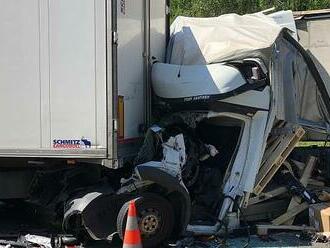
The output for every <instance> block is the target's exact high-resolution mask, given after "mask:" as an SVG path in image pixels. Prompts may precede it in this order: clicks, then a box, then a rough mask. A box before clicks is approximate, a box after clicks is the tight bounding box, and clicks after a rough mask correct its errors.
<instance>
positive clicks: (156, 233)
mask: <svg viewBox="0 0 330 248" xmlns="http://www.w3.org/2000/svg"><path fill="white" fill-rule="evenodd" d="M128 206H129V202H126V203H125V204H124V205H123V206H122V208H121V209H120V211H119V214H118V217H117V231H118V234H119V237H120V238H121V239H124V234H125V228H126V221H127V212H128ZM135 206H136V210H137V216H138V224H139V229H140V232H141V238H142V243H143V247H144V248H155V247H160V245H161V244H162V243H163V242H164V241H166V240H167V239H168V238H169V237H170V236H171V234H172V232H173V228H174V210H173V207H172V205H171V204H170V203H169V201H168V200H166V199H165V198H163V197H161V196H158V195H155V194H147V195H143V196H140V197H138V198H136V199H135ZM150 216H153V217H156V219H157V221H156V222H157V225H155V227H154V225H153V224H151V225H152V226H151V228H150V229H149V223H148V224H145V225H144V226H143V223H146V221H149V218H150ZM142 222H143V223H142ZM147 225H148V226H147Z"/></svg>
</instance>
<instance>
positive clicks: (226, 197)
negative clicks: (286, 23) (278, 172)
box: [152, 13, 330, 235]
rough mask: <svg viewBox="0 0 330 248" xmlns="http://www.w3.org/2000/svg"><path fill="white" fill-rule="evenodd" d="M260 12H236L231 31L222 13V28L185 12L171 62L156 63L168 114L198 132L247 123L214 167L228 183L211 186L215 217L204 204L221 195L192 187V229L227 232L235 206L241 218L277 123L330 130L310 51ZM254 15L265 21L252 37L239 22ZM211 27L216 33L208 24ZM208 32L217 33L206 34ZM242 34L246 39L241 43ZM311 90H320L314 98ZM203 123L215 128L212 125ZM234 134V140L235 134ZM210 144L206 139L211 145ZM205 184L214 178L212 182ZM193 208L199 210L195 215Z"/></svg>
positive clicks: (156, 84)
mask: <svg viewBox="0 0 330 248" xmlns="http://www.w3.org/2000/svg"><path fill="white" fill-rule="evenodd" d="M285 14H288V13H285ZM258 15H259V14H257V15H250V16H244V17H237V16H231V17H230V18H233V19H235V18H237V19H236V22H235V24H236V25H238V28H237V29H236V30H231V31H229V29H227V28H228V27H229V26H230V25H229V24H228V23H226V22H225V21H228V20H226V18H229V17H228V16H227V17H223V18H221V17H219V19H222V21H224V22H223V23H221V24H219V23H220V22H219V23H218V24H219V26H217V24H216V22H217V21H218V20H216V18H213V19H212V18H209V19H204V20H203V19H198V18H197V19H196V18H192V19H189V18H185V17H184V18H181V19H180V18H178V20H176V21H175V22H174V24H173V26H174V27H172V29H173V30H174V31H173V30H172V38H171V41H170V45H169V51H168V54H170V56H169V57H168V59H167V62H168V63H155V64H154V65H153V71H152V79H153V89H154V93H155V95H156V99H157V101H158V106H160V108H162V112H165V113H166V112H167V113H171V114H170V115H172V116H173V115H177V116H180V118H182V120H183V122H184V123H185V124H186V125H187V126H188V127H189V128H191V129H193V130H198V126H199V125H200V124H201V123H208V124H210V123H212V125H215V126H218V127H217V128H215V129H214V130H217V129H219V130H221V126H226V125H229V126H230V125H233V123H236V125H237V123H239V125H237V126H239V127H240V129H238V130H237V131H236V132H237V133H239V138H238V139H237V142H236V146H235V149H234V151H233V153H232V154H230V157H231V159H230V161H229V163H228V164H225V163H219V161H215V162H214V163H213V166H214V167H217V166H218V167H221V166H223V167H225V169H224V170H223V171H222V172H221V173H220V174H221V175H220V174H218V176H219V177H218V180H219V181H221V182H220V183H218V184H217V187H212V188H209V189H208V190H213V191H214V190H215V191H217V192H218V196H217V197H218V198H217V202H216V204H215V205H216V207H215V206H213V209H211V208H209V209H207V210H206V212H207V213H206V214H208V215H211V216H212V217H211V218H209V219H203V217H202V213H201V211H200V209H201V208H200V207H201V206H200V205H203V206H202V207H204V209H205V205H207V202H212V199H214V196H212V195H202V196H201V194H198V193H196V191H195V189H194V187H193V186H190V187H188V189H189V193H190V197H191V199H192V202H191V204H192V216H191V218H190V221H189V223H190V224H189V225H188V226H187V230H188V231H191V232H193V233H194V234H196V235H213V234H218V233H219V232H221V229H222V228H224V223H225V218H226V216H227V214H228V213H230V212H233V213H235V214H236V215H235V216H236V217H235V218H236V219H238V218H239V217H238V216H239V212H240V207H239V206H242V205H244V204H245V203H246V202H248V200H249V197H250V194H253V193H255V192H256V191H257V189H256V187H257V186H258V187H259V185H256V183H257V182H258V180H259V178H258V171H259V169H260V167H261V166H262V165H263V163H264V162H265V161H267V156H266V154H265V151H266V148H267V147H268V145H269V144H268V138H269V135H270V134H271V133H272V131H273V130H274V127H275V126H276V125H277V123H279V122H284V123H288V126H289V128H288V129H290V130H287V132H292V133H296V132H297V134H298V133H299V134H300V133H301V132H300V129H299V127H300V126H302V127H304V128H305V129H306V131H307V132H308V133H309V132H310V133H312V132H318V133H319V132H321V133H322V132H323V133H324V134H327V133H328V128H327V127H328V125H329V118H328V117H329V113H330V112H329V110H330V108H329V107H330V105H329V100H330V98H329V94H328V92H327V91H326V87H325V83H324V82H323V81H322V80H321V78H320V75H319V72H318V71H317V69H316V67H315V64H314V63H313V61H312V60H311V58H310V56H309V55H308V53H307V52H306V51H305V50H304V49H303V48H302V47H301V46H300V45H299V43H298V42H297V41H296V40H295V38H296V35H295V34H296V31H295V30H289V29H287V28H283V26H281V25H279V24H277V23H275V22H274V21H273V20H271V18H269V17H266V16H260V15H259V16H258ZM245 18H246V19H245ZM249 18H252V19H254V20H256V19H259V21H260V22H259V23H258V24H257V27H255V26H254V27H253V26H252V25H251V29H249V31H248V32H250V33H249V34H248V35H247V34H246V33H244V32H243V31H242V32H240V28H243V27H245V28H246V26H244V25H242V26H240V22H244V21H243V20H244V19H245V20H246V22H244V24H246V23H248V22H249V21H251V20H249ZM292 19H293V18H292ZM210 20H211V21H210ZM231 21H233V20H232V19H231ZM224 23H225V24H224ZM241 24H242V23H241ZM259 24H260V26H259ZM226 25H228V26H226ZM210 26H212V28H211V29H210V30H211V31H210V30H207V28H206V27H210ZM267 27H268V28H267ZM290 27H291V28H292V25H290ZM265 28H266V29H267V30H265V32H264V33H259V34H258V35H259V36H258V37H259V39H258V42H260V43H259V44H258V42H255V43H253V45H252V46H251V44H252V43H249V42H248V41H249V39H251V37H253V35H252V34H254V35H256V33H257V32H260V30H264V29H265ZM215 30H217V31H219V30H220V31H221V30H226V31H227V33H226V35H227V34H228V37H227V36H223V37H220V38H219V35H218V34H219V33H221V34H223V32H218V33H215ZM204 31H206V33H207V34H209V35H210V37H208V38H205V37H206V34H205V33H204ZM211 33H212V34H211ZM234 35H237V36H238V37H239V38H237V39H236V37H235V36H234ZM245 35H246V36H248V37H245ZM225 37H226V38H225ZM223 39H229V41H228V40H227V43H226V44H229V46H228V47H227V48H228V50H226V49H224V48H223V47H221V44H222V43H221V42H222V41H223ZM242 40H245V41H247V43H246V44H238V42H239V41H242ZM171 42H172V43H171ZM212 42H213V43H212ZM214 42H215V43H214ZM216 42H218V43H216ZM215 44H218V47H216V46H215ZM235 46H236V48H237V50H235ZM219 47H220V48H219ZM211 48H213V51H212V49H211ZM311 92H314V93H315V94H313V96H310V93H311ZM173 113H175V114H173ZM165 129H166V127H165ZM202 129H204V130H208V131H209V132H211V130H212V128H210V127H209V126H207V125H206V126H204V127H203V128H202ZM284 131H285V130H284ZM211 135H213V136H214V137H213V138H214V140H216V139H218V140H221V139H223V138H224V137H225V136H224V135H223V134H222V135H221V134H220V135H219V134H217V133H216V132H214V133H213V134H211ZM232 138H233V140H235V135H233V136H232ZM214 140H213V143H212V142H211V143H210V145H213V146H215V148H216V149H217V150H219V154H221V150H222V149H223V147H219V146H218V147H217V144H216V143H217V142H216V141H214ZM204 142H205V140H204ZM208 143H209V142H205V145H207V144H208ZM228 144H229V143H228ZM225 146H226V145H225ZM221 148H222V149H221ZM226 152H227V154H226V155H227V156H228V154H229V153H228V151H226ZM226 152H225V153H226ZM187 161H189V152H187ZM221 162H222V161H221ZM199 163H200V169H201V168H203V167H204V166H205V165H204V164H203V161H202V159H201V158H199ZM205 167H207V166H205ZM200 169H199V173H200V172H201V170H200ZM184 170H185V168H184V166H183V168H182V171H184ZM198 177H202V175H201V174H199V175H198ZM183 181H185V180H184V179H183ZM196 181H198V180H196ZM189 183H190V182H189ZM195 183H196V182H195ZM205 183H206V184H208V183H210V184H211V181H209V182H207V181H205ZM197 184H198V183H197ZM263 187H265V185H263ZM199 193H200V192H199ZM199 197H206V199H207V200H206V201H205V200H204V202H203V201H202V200H201V198H199ZM200 203H201V204H200ZM196 207H197V208H196ZM195 208H196V209H197V211H196V210H195ZM212 210H213V211H212ZM194 213H197V214H196V215H195V216H194ZM236 223H239V220H237V222H236Z"/></svg>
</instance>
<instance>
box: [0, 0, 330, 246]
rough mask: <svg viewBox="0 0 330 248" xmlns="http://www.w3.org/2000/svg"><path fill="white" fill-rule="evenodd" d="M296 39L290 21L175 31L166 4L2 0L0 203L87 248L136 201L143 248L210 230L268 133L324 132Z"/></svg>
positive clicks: (185, 26)
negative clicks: (50, 220) (43, 213)
mask: <svg viewBox="0 0 330 248" xmlns="http://www.w3.org/2000/svg"><path fill="white" fill-rule="evenodd" d="M321 21H323V19H322V20H321ZM233 24H235V25H234V27H235V28H233ZM285 28H288V29H285ZM303 31H304V30H303V29H298V30H296V28H295V23H294V20H293V17H292V13H291V12H279V13H275V14H273V15H269V16H266V15H264V14H261V13H258V14H254V15H247V16H238V15H227V16H223V17H219V18H209V19H198V18H197V19H195V18H193V19H190V18H179V19H177V20H176V21H175V22H174V24H173V26H172V28H171V31H170V29H169V7H168V1H166V0H113V1H109V0H53V1H50V0H0V32H1V35H0V115H1V122H0V156H1V159H0V199H2V200H12V199H26V200H29V201H31V202H35V203H37V204H40V205H42V206H45V207H47V208H49V209H51V210H53V211H54V213H55V215H57V216H58V217H60V218H61V219H63V227H64V229H65V231H67V232H69V233H73V234H75V235H76V236H78V237H83V236H85V235H88V236H90V237H92V238H93V239H96V240H99V239H104V240H107V239H111V237H112V235H113V234H114V233H116V232H118V233H119V235H120V236H121V237H122V236H123V229H124V226H125V219H126V213H127V202H128V201H129V200H131V199H136V204H137V208H138V212H139V227H140V229H141V232H142V238H143V242H144V247H159V245H160V244H161V243H162V242H163V241H164V240H166V239H168V238H169V237H171V236H179V235H181V234H182V233H183V232H184V231H186V230H188V231H191V232H193V233H194V234H197V235H198V234H219V232H220V231H221V230H222V229H223V228H224V223H225V221H224V219H225V217H226V215H227V213H228V212H232V213H236V215H234V216H236V218H238V216H239V215H238V214H237V213H238V212H239V208H237V205H242V204H243V203H244V202H246V201H247V200H248V198H249V195H250V194H253V193H255V188H254V186H255V185H254V184H255V181H256V178H257V173H258V170H259V167H260V165H261V164H262V162H264V161H265V158H264V155H265V151H266V149H267V148H268V146H269V143H268V142H269V140H274V139H275V140H276V138H274V135H275V137H276V134H283V133H287V134H288V133H295V132H296V131H297V130H298V129H297V128H298V127H299V126H302V127H304V128H305V129H306V130H308V131H310V133H311V135H315V133H317V134H318V137H319V138H320V139H325V137H327V135H328V132H329V129H328V127H329V123H330V122H329V113H330V98H329V94H328V89H327V84H326V83H325V82H326V79H325V78H324V76H325V75H326V74H324V73H323V74H322V77H321V76H320V73H319V71H318V68H320V67H316V66H315V63H314V62H313V60H312V59H311V57H310V55H309V54H308V53H307V52H306V51H305V50H304V49H303V48H302V47H301V46H300V45H299V43H298V42H297V39H298V37H299V35H301V34H303V33H301V32H303ZM167 44H168V49H167V51H166V46H167ZM165 53H166V55H165ZM322 68H323V67H322ZM326 71H327V69H326ZM311 92H313V94H310V93H311ZM152 106H153V108H152ZM153 120H156V121H157V123H158V125H153V126H151V123H152V122H153ZM274 127H276V128H275V129H274ZM272 130H273V131H274V130H275V131H276V132H272ZM269 135H273V136H272V139H269V140H268V137H269ZM143 138H144V142H143ZM277 139H279V138H277ZM63 206H65V208H64V211H63ZM203 215H205V216H206V217H205V216H203ZM210 216H211V217H210ZM188 224H189V225H188Z"/></svg>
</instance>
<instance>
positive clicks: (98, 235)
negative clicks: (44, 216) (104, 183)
mask: <svg viewBox="0 0 330 248" xmlns="http://www.w3.org/2000/svg"><path fill="white" fill-rule="evenodd" d="M125 201H127V195H116V194H114V193H113V192H90V193H86V194H84V195H82V196H81V197H75V198H74V200H71V201H70V202H69V203H68V204H67V209H66V211H65V214H64V219H63V229H64V231H66V232H68V233H75V234H77V232H78V231H81V227H83V228H84V229H85V230H86V231H87V233H88V234H89V235H90V236H91V237H92V238H93V239H94V240H106V239H111V236H112V235H113V234H114V233H115V232H116V231H117V230H116V220H117V214H118V212H119V209H120V207H121V206H122V205H123V204H124V202H125Z"/></svg>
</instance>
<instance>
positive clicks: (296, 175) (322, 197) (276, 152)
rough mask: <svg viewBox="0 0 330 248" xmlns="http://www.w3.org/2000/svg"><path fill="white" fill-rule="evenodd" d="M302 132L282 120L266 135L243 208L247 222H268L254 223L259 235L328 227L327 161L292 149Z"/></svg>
mask: <svg viewBox="0 0 330 248" xmlns="http://www.w3.org/2000/svg"><path fill="white" fill-rule="evenodd" d="M304 134H305V131H304V129H303V128H302V127H299V126H294V125H288V124H283V123H281V124H279V125H278V127H277V128H275V129H273V132H272V135H271V136H270V137H269V139H268V142H267V148H266V152H265V154H264V157H263V162H262V164H261V167H260V170H259V173H258V174H257V178H256V183H255V187H254V191H253V193H252V194H251V195H250V196H249V197H248V199H247V200H246V202H245V203H244V212H243V214H244V215H245V218H246V220H247V221H249V222H254V223H258V222H261V221H266V222H267V223H266V224H257V231H258V234H259V235H266V234H267V230H271V229H273V230H296V231H316V232H329V231H330V225H329V223H330V188H329V187H327V186H326V180H327V178H325V177H324V175H326V174H327V173H326V171H327V170H328V168H327V164H324V163H323V164H322V161H321V157H316V156H312V155H306V151H305V152H304V155H303V156H301V154H299V151H297V152H296V151H295V152H293V153H292V151H293V149H294V148H295V146H296V145H297V144H298V142H299V141H300V140H301V138H302V137H303V136H304ZM298 149H299V148H298ZM291 153H292V155H290V154H291ZM289 155H290V156H289ZM299 155H300V156H299ZM297 159H303V160H300V161H299V160H297ZM308 210H309V211H308Z"/></svg>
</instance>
